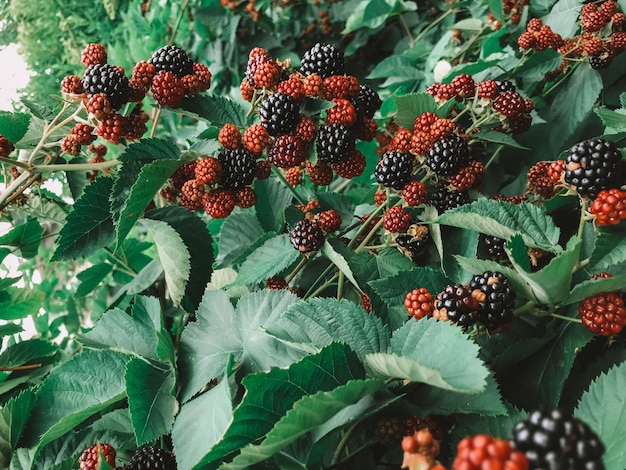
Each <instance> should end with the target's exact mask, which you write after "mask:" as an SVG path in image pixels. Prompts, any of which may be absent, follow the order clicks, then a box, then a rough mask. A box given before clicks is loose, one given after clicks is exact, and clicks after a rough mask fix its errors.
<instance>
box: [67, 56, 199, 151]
mask: <svg viewBox="0 0 626 470" xmlns="http://www.w3.org/2000/svg"><path fill="white" fill-rule="evenodd" d="M81 62H82V63H83V65H84V66H85V67H86V69H85V73H84V74H83V77H82V78H81V77H78V76H76V75H69V76H66V77H65V78H64V79H63V81H62V82H61V90H62V92H63V93H64V95H65V96H66V97H69V98H79V99H81V100H82V101H83V104H84V106H85V109H86V110H87V112H88V113H89V121H90V124H91V127H90V131H89V130H88V129H87V128H85V127H83V128H82V129H78V130H79V131H80V132H74V129H73V131H72V132H71V133H70V134H69V135H68V136H67V137H66V138H65V139H64V140H63V142H62V144H61V146H62V150H63V151H64V152H65V153H67V154H69V155H77V154H78V153H79V152H80V147H81V145H84V144H89V143H90V142H91V141H93V139H94V138H95V137H94V134H93V132H94V131H95V133H96V134H97V135H99V136H101V137H102V138H104V139H105V140H107V141H109V142H111V143H113V144H118V143H120V142H121V140H122V139H126V140H136V139H139V138H141V137H142V136H143V135H144V134H145V132H146V131H147V126H146V123H147V121H148V115H147V114H146V113H145V112H143V111H142V106H141V103H142V101H143V99H144V97H145V96H146V94H147V93H148V92H150V93H151V94H152V97H153V98H154V100H155V101H156V102H157V103H158V104H160V105H162V106H176V105H177V104H178V103H179V102H180V101H181V100H182V98H184V97H185V96H192V95H195V94H197V93H199V92H201V91H205V90H207V89H208V88H209V87H210V85H211V73H210V71H209V69H208V67H206V66H205V65H203V64H199V63H195V62H193V61H192V60H191V59H190V58H189V56H188V55H187V53H186V52H185V51H183V50H182V49H180V48H179V47H176V46H173V45H168V46H165V47H162V48H161V49H159V50H157V51H156V52H155V53H154V54H153V55H152V57H151V58H150V59H149V60H148V61H140V62H138V63H137V64H136V65H135V66H134V68H133V71H132V75H131V78H130V79H129V78H128V77H127V76H126V74H125V71H124V69H123V68H122V67H120V66H117V65H112V64H109V63H107V52H106V49H105V47H104V46H103V45H101V44H87V46H86V47H85V49H84V50H83V51H82V53H81ZM127 103H136V105H135V106H134V107H133V108H132V109H131V110H130V111H129V112H128V113H127V114H126V115H123V114H121V113H119V110H120V109H121V108H122V107H123V106H124V105H125V104H127Z"/></svg>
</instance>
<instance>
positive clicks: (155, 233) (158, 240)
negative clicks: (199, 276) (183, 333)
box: [141, 218, 191, 305]
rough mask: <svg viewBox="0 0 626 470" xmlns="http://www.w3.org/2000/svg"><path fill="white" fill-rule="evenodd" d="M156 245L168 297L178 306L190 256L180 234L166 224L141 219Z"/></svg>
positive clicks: (182, 293)
mask: <svg viewBox="0 0 626 470" xmlns="http://www.w3.org/2000/svg"><path fill="white" fill-rule="evenodd" d="M141 224H142V225H143V226H144V227H145V228H146V229H147V230H148V232H150V234H151V235H152V238H153V239H154V242H155V244H156V248H157V252H158V253H159V260H161V265H162V266H163V271H164V273H165V282H166V284H167V288H168V291H169V295H170V297H171V299H172V301H173V302H174V304H175V305H180V303H181V301H182V299H183V296H184V295H185V289H186V287H187V282H189V273H190V271H191V255H190V254H189V250H188V249H187V247H186V246H185V243H184V242H183V239H182V237H181V236H180V234H179V233H178V232H177V231H176V229H174V228H173V227H172V226H171V225H169V224H168V223H167V222H163V221H161V220H153V219H147V218H146V219H141Z"/></svg>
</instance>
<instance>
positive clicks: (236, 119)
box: [173, 95, 248, 127]
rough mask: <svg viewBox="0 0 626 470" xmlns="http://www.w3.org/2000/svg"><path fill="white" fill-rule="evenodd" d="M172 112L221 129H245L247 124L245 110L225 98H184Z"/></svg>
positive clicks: (202, 96)
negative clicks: (235, 127) (231, 127)
mask: <svg viewBox="0 0 626 470" xmlns="http://www.w3.org/2000/svg"><path fill="white" fill-rule="evenodd" d="M173 110H175V111H177V112H180V113H181V114H185V115H187V116H192V117H195V118H199V119H202V120H205V121H208V122H209V123H211V124H212V125H214V126H216V127H222V126H223V125H224V124H234V125H235V126H237V127H246V125H247V124H248V118H247V117H246V110H245V109H243V108H242V107H241V106H240V105H239V104H238V103H236V102H234V101H233V100H231V99H229V98H227V97H225V96H204V95H201V96H194V97H191V98H184V99H183V100H182V101H181V102H180V103H179V105H178V106H177V107H176V108H173Z"/></svg>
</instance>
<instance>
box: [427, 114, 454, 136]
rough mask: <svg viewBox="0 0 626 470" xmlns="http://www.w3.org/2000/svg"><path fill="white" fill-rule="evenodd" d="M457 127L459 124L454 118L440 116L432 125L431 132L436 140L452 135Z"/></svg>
mask: <svg viewBox="0 0 626 470" xmlns="http://www.w3.org/2000/svg"><path fill="white" fill-rule="evenodd" d="M456 128H457V125H456V123H455V122H454V121H453V120H452V119H448V118H438V119H437V120H436V121H435V122H434V123H433V124H432V126H430V130H429V133H430V135H431V136H432V137H434V138H435V140H439V139H444V138H446V137H448V136H450V135H451V134H452V133H453V132H454V130H455V129H456Z"/></svg>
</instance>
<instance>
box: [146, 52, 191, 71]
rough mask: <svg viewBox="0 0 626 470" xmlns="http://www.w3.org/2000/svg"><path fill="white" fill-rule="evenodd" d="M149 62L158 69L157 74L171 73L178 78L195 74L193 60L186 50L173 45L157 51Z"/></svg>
mask: <svg viewBox="0 0 626 470" xmlns="http://www.w3.org/2000/svg"><path fill="white" fill-rule="evenodd" d="M148 62H149V63H151V64H153V65H154V66H155V67H156V70H157V72H161V71H164V72H171V73H173V74H174V75H175V76H176V77H178V78H182V77H184V76H185V75H188V74H191V73H193V60H191V59H190V58H189V56H188V55H187V53H186V52H185V51H184V50H182V49H181V48H180V47H177V46H174V45H172V44H168V45H167V46H163V47H162V48H160V49H159V50H157V51H155V52H154V53H153V54H152V57H150V59H149V60H148Z"/></svg>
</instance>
